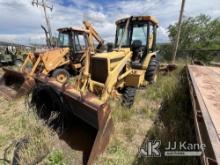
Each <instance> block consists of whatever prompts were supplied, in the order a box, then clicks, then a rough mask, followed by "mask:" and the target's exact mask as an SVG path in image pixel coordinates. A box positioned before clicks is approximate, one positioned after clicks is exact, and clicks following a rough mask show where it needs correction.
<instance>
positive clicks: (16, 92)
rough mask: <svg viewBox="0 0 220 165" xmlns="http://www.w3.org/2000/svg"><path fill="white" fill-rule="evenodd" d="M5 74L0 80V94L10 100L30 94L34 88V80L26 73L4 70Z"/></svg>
mask: <svg viewBox="0 0 220 165" xmlns="http://www.w3.org/2000/svg"><path fill="white" fill-rule="evenodd" d="M3 71H4V72H5V73H4V74H3V76H2V77H1V79H0V93H1V94H2V95H3V96H4V97H5V98H6V99H8V100H11V99H13V98H18V97H20V96H23V95H25V94H26V93H28V92H29V91H30V90H31V88H32V87H33V86H34V84H35V81H34V79H33V78H31V77H29V76H27V75H25V74H24V73H21V72H18V71H14V70H11V69H7V68H3Z"/></svg>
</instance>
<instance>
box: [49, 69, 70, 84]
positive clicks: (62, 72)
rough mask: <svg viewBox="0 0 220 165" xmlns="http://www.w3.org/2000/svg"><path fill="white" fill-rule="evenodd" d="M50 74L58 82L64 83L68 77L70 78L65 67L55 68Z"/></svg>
mask: <svg viewBox="0 0 220 165" xmlns="http://www.w3.org/2000/svg"><path fill="white" fill-rule="evenodd" d="M52 76H53V77H54V78H55V79H56V80H57V81H58V82H60V83H62V84H64V83H66V82H67V81H68V80H69V78H70V74H69V72H68V71H67V70H66V69H56V70H55V71H54V72H53V74H52Z"/></svg>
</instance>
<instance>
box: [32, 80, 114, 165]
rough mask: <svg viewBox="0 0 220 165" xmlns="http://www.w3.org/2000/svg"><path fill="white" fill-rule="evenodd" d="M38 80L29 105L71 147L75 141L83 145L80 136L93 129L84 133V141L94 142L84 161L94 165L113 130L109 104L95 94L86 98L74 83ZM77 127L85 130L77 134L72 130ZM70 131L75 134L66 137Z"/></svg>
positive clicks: (89, 94)
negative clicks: (73, 85) (89, 139)
mask: <svg viewBox="0 0 220 165" xmlns="http://www.w3.org/2000/svg"><path fill="white" fill-rule="evenodd" d="M35 80H36V84H37V85H36V86H35V88H34V89H33V91H32V95H31V96H30V97H31V99H29V100H30V104H29V105H31V106H32V109H33V111H34V112H35V113H37V116H38V117H39V118H40V119H42V120H43V121H44V122H45V123H46V124H47V125H48V126H50V127H51V128H53V129H54V130H55V131H56V132H57V133H58V135H59V133H61V134H60V135H59V137H60V139H62V140H63V139H64V140H65V139H66V140H65V141H66V143H67V144H73V143H74V140H75V142H76V143H82V140H81V142H77V140H76V139H77V138H76V136H77V135H78V136H80V135H79V134H80V133H81V132H82V131H83V130H81V129H85V128H86V126H85V125H87V126H89V127H90V128H91V129H92V130H93V131H91V129H90V131H89V130H86V129H85V131H84V132H85V133H86V134H87V135H85V136H84V137H83V138H81V139H83V143H84V140H85V139H86V138H87V139H88V138H89V137H90V138H91V139H92V142H90V143H89V144H91V146H90V147H89V149H88V151H87V152H86V153H87V155H88V156H87V157H86V158H85V157H84V158H83V159H84V163H83V164H93V163H94V161H95V159H96V158H97V156H98V155H99V154H100V153H102V152H103V151H104V149H105V147H106V146H107V144H108V142H109V137H110V135H111V132H112V130H113V122H112V117H111V110H110V107H109V105H108V104H106V103H103V102H101V101H100V100H99V99H98V98H97V97H95V96H94V95H92V94H91V93H86V94H84V95H82V94H81V93H80V92H79V91H78V90H76V89H75V88H74V87H72V86H71V85H70V84H66V85H62V84H60V83H57V81H56V80H55V79H53V78H50V79H49V78H47V77H46V76H38V77H36V78H35ZM54 116H55V117H54ZM76 124H78V125H81V128H80V129H79V128H77V131H70V130H71V128H73V127H76V126H75V125H76ZM69 127H71V128H69ZM87 128H88V127H87ZM62 129H63V130H62ZM61 130H62V131H61ZM68 131H69V132H72V133H68V135H66V132H68ZM71 134H74V136H71ZM70 141H71V142H70ZM85 141H86V140H85ZM72 148H74V147H72ZM87 148H88V147H87ZM75 149H76V150H77V148H75ZM79 150H80V149H79Z"/></svg>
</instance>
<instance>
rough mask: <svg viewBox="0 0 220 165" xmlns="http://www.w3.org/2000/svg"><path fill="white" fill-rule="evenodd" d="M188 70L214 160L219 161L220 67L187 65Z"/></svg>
mask: <svg viewBox="0 0 220 165" xmlns="http://www.w3.org/2000/svg"><path fill="white" fill-rule="evenodd" d="M188 70H189V73H190V77H191V80H192V84H193V87H194V90H195V94H196V97H197V100H198V103H199V107H200V110H201V112H202V117H203V119H204V123H205V125H206V129H207V132H208V135H209V138H210V141H211V145H212V148H213V151H214V153H215V157H216V161H217V162H218V163H220V139H219V138H220V136H219V135H220V68H217V67H206V66H196V65H188Z"/></svg>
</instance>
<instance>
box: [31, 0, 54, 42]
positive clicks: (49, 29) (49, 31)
mask: <svg viewBox="0 0 220 165" xmlns="http://www.w3.org/2000/svg"><path fill="white" fill-rule="evenodd" d="M32 5H33V6H34V5H36V6H37V7H38V6H41V7H43V9H44V16H45V20H46V24H47V33H48V34H49V46H52V42H53V41H52V39H53V38H52V30H51V25H50V20H49V18H48V15H47V8H48V9H50V10H51V11H52V10H53V6H49V5H47V4H46V0H41V2H39V0H33V1H32Z"/></svg>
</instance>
